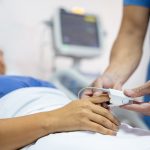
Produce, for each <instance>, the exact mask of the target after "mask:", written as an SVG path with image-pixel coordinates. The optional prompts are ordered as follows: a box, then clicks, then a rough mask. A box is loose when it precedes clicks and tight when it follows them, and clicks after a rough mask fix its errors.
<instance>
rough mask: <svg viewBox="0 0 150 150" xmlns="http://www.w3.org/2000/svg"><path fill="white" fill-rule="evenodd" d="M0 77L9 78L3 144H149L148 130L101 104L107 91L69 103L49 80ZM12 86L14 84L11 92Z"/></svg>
mask: <svg viewBox="0 0 150 150" xmlns="http://www.w3.org/2000/svg"><path fill="white" fill-rule="evenodd" d="M2 77H3V81H4V80H6V81H9V82H6V83H7V85H6V86H5V82H3V87H4V89H7V92H6V90H5V91H2V90H1V91H0V96H1V99H0V118H1V119H0V121H1V122H0V133H1V134H0V145H1V146H2V145H3V147H4V148H3V149H18V148H19V147H22V146H26V145H28V146H26V147H24V148H23V149H24V150H27V149H28V150H41V149H44V150H60V149H62V150H100V149H102V150H112V149H115V150H120V149H122V150H127V149H128V150H149V149H150V132H149V131H145V130H142V129H136V128H132V127H130V126H128V125H126V124H121V125H120V128H119V122H118V121H117V119H116V118H115V117H114V116H113V115H112V114H111V112H109V111H108V110H106V109H105V108H102V107H101V106H100V105H99V104H100V103H102V102H106V101H108V98H107V97H106V96H103V95H102V96H101V97H100V98H91V99H90V98H89V99H86V100H85V99H84V100H76V101H72V102H71V100H70V99H69V98H68V97H67V96H66V95H65V94H64V93H62V92H61V91H59V90H58V89H56V88H55V87H54V86H53V85H51V84H48V83H46V82H44V84H42V81H39V80H37V81H39V82H38V85H37V83H36V84H34V85H33V83H32V84H30V82H31V81H30V80H32V78H24V77H23V78H18V80H17V77H9V76H2ZM4 78H5V79H4ZM0 79H1V78H0ZM25 79H26V80H25ZM29 79H30V80H29ZM15 80H16V82H15ZM20 80H21V81H22V82H21V84H22V85H21V87H20V88H16V87H17V86H18V85H13V87H12V86H11V83H12V81H13V84H15V83H17V82H18V84H19V82H20ZM33 80H34V81H35V80H36V79H33ZM0 82H1V80H0ZM25 83H26V84H25ZM27 83H28V84H27ZM34 83H35V82H34ZM27 85H28V86H27ZM9 86H11V87H12V88H11V90H10V91H9V90H8V89H9V88H8V87H9ZM36 114H37V115H36ZM20 116H22V117H20ZM23 116H27V117H23ZM41 116H42V117H41ZM47 116H48V118H46V117H47ZM4 118H13V119H14V120H13V119H4ZM15 119H16V120H15ZM5 122H6V123H5ZM10 123H12V124H10ZM40 125H41V126H42V130H41V128H40V127H41V126H40ZM2 128H4V129H3V130H4V131H3V130H1V129H2ZM118 128H119V130H118ZM7 129H9V130H7ZM13 130H14V131H15V132H14V131H13ZM3 132H4V133H3ZM116 133H117V135H116V136H112V135H115V134H116ZM104 134H105V135H104ZM4 139H5V140H4ZM13 143H14V144H13ZM31 143H32V144H31ZM29 144H31V145H29ZM6 145H7V146H6Z"/></svg>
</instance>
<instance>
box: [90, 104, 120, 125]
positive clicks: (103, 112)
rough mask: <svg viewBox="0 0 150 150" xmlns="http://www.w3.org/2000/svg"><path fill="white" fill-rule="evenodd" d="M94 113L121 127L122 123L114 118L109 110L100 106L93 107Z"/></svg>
mask: <svg viewBox="0 0 150 150" xmlns="http://www.w3.org/2000/svg"><path fill="white" fill-rule="evenodd" d="M92 111H93V112H94V113H96V114H99V115H101V116H103V117H105V118H107V119H109V120H110V121H111V122H113V123H114V124H116V125H117V126H119V125H120V122H119V121H118V120H117V118H116V117H114V116H113V115H112V114H111V112H110V111H108V110H107V109H105V108H103V107H100V106H98V105H93V106H92Z"/></svg>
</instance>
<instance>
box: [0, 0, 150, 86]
mask: <svg viewBox="0 0 150 150" xmlns="http://www.w3.org/2000/svg"><path fill="white" fill-rule="evenodd" d="M59 7H63V8H66V9H72V8H74V7H81V8H84V10H85V12H90V13H92V14H96V15H97V16H98V17H99V19H100V22H101V24H102V28H103V31H104V37H103V43H102V45H103V47H102V54H101V55H100V56H99V57H97V58H94V59H90V60H89V59H83V60H82V61H81V65H80V69H81V70H82V71H83V72H86V73H87V72H90V73H91V74H100V73H102V72H103V71H104V70H105V68H106V67H107V65H108V62H109V54H110V50H111V47H112V44H113V42H114V40H115V37H116V36H117V33H118V29H119V26H120V21H121V17H122V0H113V1H110V0H92V1H87V0H63V1H62V0H54V1H52V0H0V49H2V50H3V51H4V58H5V62H6V66H7V74H15V75H16V74H17V75H30V76H33V77H37V78H40V79H44V80H48V81H49V80H50V78H51V76H52V74H53V71H52V68H53V64H54V62H53V61H54V48H53V42H52V36H51V35H52V33H51V29H50V27H49V26H47V25H46V24H45V21H49V20H50V19H51V18H52V17H53V15H54V12H55V10H56V9H57V8H59ZM148 38H149V37H147V39H148ZM149 56H150V50H149V43H148V42H147V40H146V41H145V47H144V55H143V58H142V61H141V64H140V65H139V67H138V69H137V70H136V72H135V73H134V74H133V76H132V77H131V78H130V79H129V80H128V82H127V83H126V84H125V86H126V87H128V88H131V87H135V86H137V85H140V84H142V83H144V81H145V77H146V68H147V64H148V60H149ZM71 63H72V60H71V59H69V58H58V59H57V60H56V66H57V67H58V68H59V67H60V68H64V69H65V68H69V67H70V64H71ZM124 63H126V62H124ZM93 80H94V78H93Z"/></svg>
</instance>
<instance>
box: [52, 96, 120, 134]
mask: <svg viewBox="0 0 150 150" xmlns="http://www.w3.org/2000/svg"><path fill="white" fill-rule="evenodd" d="M108 100H109V98H108V97H107V96H103V95H102V96H101V97H93V98H85V99H82V100H75V101H72V102H71V103H69V104H68V105H66V106H64V107H62V108H60V109H57V110H54V111H50V112H49V114H50V117H49V118H50V124H51V125H50V127H51V128H52V130H53V131H50V132H54V133H55V132H65V131H66V132H67V131H93V132H98V133H101V134H106V135H116V132H117V130H118V128H119V127H118V126H119V121H118V120H117V119H116V118H115V117H114V116H113V115H112V114H111V112H110V111H108V110H107V109H105V108H103V107H101V106H100V105H99V104H101V103H103V102H107V101H108Z"/></svg>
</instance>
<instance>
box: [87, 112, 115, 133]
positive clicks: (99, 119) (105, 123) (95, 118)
mask: <svg viewBox="0 0 150 150" xmlns="http://www.w3.org/2000/svg"><path fill="white" fill-rule="evenodd" d="M90 118H91V121H93V122H95V123H98V124H100V125H102V126H103V127H105V128H107V129H110V130H113V131H118V126H117V125H116V124H114V123H113V122H111V121H110V120H109V119H107V118H105V117H103V116H101V115H98V114H94V113H93V114H90Z"/></svg>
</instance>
